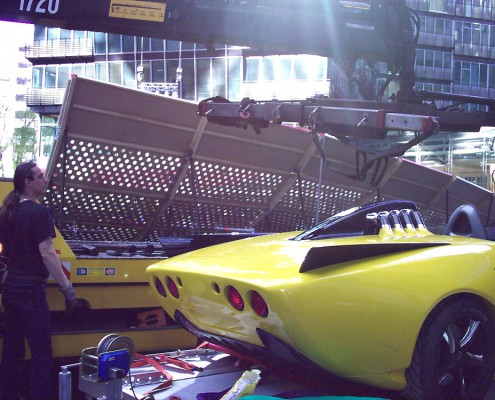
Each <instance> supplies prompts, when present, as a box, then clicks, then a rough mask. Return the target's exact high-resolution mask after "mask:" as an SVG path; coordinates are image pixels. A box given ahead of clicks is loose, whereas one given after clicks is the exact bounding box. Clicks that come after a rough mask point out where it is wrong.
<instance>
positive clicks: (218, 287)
mask: <svg viewBox="0 0 495 400" xmlns="http://www.w3.org/2000/svg"><path fill="white" fill-rule="evenodd" d="M297 234H298V233H287V234H280V235H271V236H265V237H257V238H251V239H245V240H241V241H237V242H233V243H229V244H223V245H219V246H213V247H209V248H205V249H201V250H198V251H195V252H192V253H189V254H184V255H181V256H177V257H174V258H171V259H169V260H164V261H161V262H159V263H157V264H154V265H152V266H150V267H149V268H148V270H147V274H148V278H149V281H150V284H151V286H152V287H154V288H155V289H154V291H155V295H156V297H157V298H158V300H159V301H160V304H161V305H162V307H163V308H164V309H165V310H166V312H167V313H168V314H169V315H171V316H174V315H175V313H176V311H180V313H181V314H182V315H184V317H185V318H186V319H187V320H188V321H189V322H190V323H191V324H192V325H194V326H195V327H197V328H199V329H201V330H202V331H204V332H208V333H211V334H214V335H218V336H220V337H227V338H231V339H234V340H237V341H240V342H243V343H249V344H251V345H255V346H263V342H262V341H261V340H260V337H259V335H258V334H257V329H262V330H264V331H267V332H269V333H270V334H271V335H273V336H275V337H277V338H278V339H280V340H281V341H283V342H284V343H286V344H287V345H289V346H290V347H291V348H293V349H295V350H296V351H297V352H299V353H301V354H303V355H304V356H305V357H307V358H308V359H309V360H311V361H312V362H314V363H316V364H317V365H319V366H320V367H322V368H323V369H325V370H327V371H330V372H332V373H334V374H336V375H339V376H342V377H345V378H349V379H352V380H356V381H359V382H361V383H365V384H370V385H374V386H378V387H382V388H389V389H394V390H400V389H403V388H404V387H405V385H406V380H405V376H404V373H405V370H406V368H407V367H408V366H409V365H410V364H411V358H412V354H413V351H414V346H415V343H416V339H417V337H418V334H419V332H420V329H421V327H422V325H423V323H424V321H425V319H426V317H427V316H428V314H429V313H430V312H431V310H432V309H433V308H434V307H435V306H436V305H437V304H438V303H439V302H440V301H442V299H445V298H447V297H449V296H452V295H454V294H456V293H470V294H473V295H476V296H478V297H480V298H483V299H485V301H486V302H487V303H488V304H490V307H491V309H492V311H493V305H494V302H495V244H494V243H492V242H488V241H486V240H475V239H471V238H465V237H452V236H437V235H432V234H430V233H428V232H422V233H421V234H418V235H415V236H410V235H407V234H406V235H401V236H400V237H398V236H397V235H396V233H394V232H388V234H385V235H382V234H380V235H375V236H361V237H346V238H337V239H321V240H300V241H297V240H291V239H292V238H294V237H295V236H296V235H297ZM391 242H393V243H394V244H397V245H401V246H402V245H404V246H406V247H407V246H411V250H407V251H401V252H400V253H397V254H396V253H392V254H384V255H380V256H376V257H365V258H359V257H357V256H356V257H355V259H353V256H352V252H353V251H354V249H356V250H355V252H356V253H358V252H359V251H360V249H363V248H364V247H366V246H381V245H388V244H390V243H391ZM430 245H431V246H432V247H428V246H430ZM353 246H354V247H353ZM418 246H419V247H420V248H419V249H415V248H416V247H418ZM423 246H424V247H423ZM315 247H321V248H325V247H345V248H346V249H347V251H348V252H349V253H351V255H350V260H349V261H345V262H341V263H337V264H333V265H329V266H322V267H319V268H317V269H314V270H310V271H307V272H300V268H301V265H302V264H303V262H304V259H305V257H306V255H307V254H308V251H309V250H310V249H312V248H315ZM168 278H172V279H173V280H174V282H176V283H177V286H178V290H179V298H178V299H177V298H174V297H173V296H172V295H171V294H170V292H167V295H166V297H164V296H163V295H161V294H160V293H159V292H158V290H157V289H156V281H157V280H159V281H161V282H162V283H163V285H164V286H166V282H167V279H168ZM230 286H233V287H235V288H236V289H237V290H238V291H239V293H240V294H241V295H242V297H243V299H244V301H245V308H244V310H242V311H237V310H235V309H234V308H233V307H232V306H231V305H230V304H229V302H228V299H227V295H226V293H227V290H228V288H229V287H230ZM253 291H256V292H258V293H259V294H261V296H262V297H263V298H264V300H265V301H266V303H267V304H268V307H269V315H268V317H266V318H262V317H260V316H258V315H257V314H256V313H255V312H254V311H253V309H252V308H251V306H250V304H249V297H250V294H251V293H252V292H253Z"/></svg>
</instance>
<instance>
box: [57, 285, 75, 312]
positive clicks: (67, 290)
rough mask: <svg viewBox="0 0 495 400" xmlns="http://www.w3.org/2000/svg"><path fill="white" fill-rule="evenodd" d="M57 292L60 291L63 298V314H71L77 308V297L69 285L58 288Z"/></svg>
mask: <svg viewBox="0 0 495 400" xmlns="http://www.w3.org/2000/svg"><path fill="white" fill-rule="evenodd" d="M58 290H60V291H61V292H62V294H63V295H64V297H65V313H66V314H68V315H70V314H72V313H73V312H74V311H75V310H76V308H77V297H76V293H75V292H74V288H73V287H72V284H71V283H69V286H66V287H60V286H59V287H58Z"/></svg>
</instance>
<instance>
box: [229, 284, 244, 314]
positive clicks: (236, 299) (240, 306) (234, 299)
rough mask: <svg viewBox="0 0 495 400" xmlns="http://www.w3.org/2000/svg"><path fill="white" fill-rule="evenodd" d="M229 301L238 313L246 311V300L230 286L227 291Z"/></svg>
mask: <svg viewBox="0 0 495 400" xmlns="http://www.w3.org/2000/svg"><path fill="white" fill-rule="evenodd" d="M227 299H228V300H229V303H230V305H231V306H232V307H234V308H235V309H236V310H237V311H242V310H244V300H243V299H242V296H241V294H240V293H239V291H238V290H237V289H236V288H235V287H233V286H229V288H228V290H227Z"/></svg>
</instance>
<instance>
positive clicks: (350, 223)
mask: <svg viewBox="0 0 495 400" xmlns="http://www.w3.org/2000/svg"><path fill="white" fill-rule="evenodd" d="M393 210H413V211H416V210H417V209H416V205H415V204H414V203H413V202H411V201H402V200H393V201H384V202H380V203H373V204H368V205H365V206H362V207H354V208H351V209H348V210H345V211H342V212H340V213H338V214H335V215H333V216H331V217H329V218H327V219H326V220H324V221H323V222H321V223H319V224H318V225H316V226H314V227H313V228H310V229H308V230H307V231H304V232H303V233H301V234H299V235H298V236H296V237H295V238H294V240H308V239H323V238H328V237H335V236H337V237H342V236H359V235H364V234H365V230H366V227H367V216H368V215H369V214H373V213H382V212H386V211H393Z"/></svg>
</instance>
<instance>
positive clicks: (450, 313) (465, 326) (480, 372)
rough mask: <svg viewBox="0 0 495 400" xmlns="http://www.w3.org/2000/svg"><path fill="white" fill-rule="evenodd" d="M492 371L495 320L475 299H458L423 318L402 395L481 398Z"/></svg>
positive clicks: (416, 398)
mask: <svg viewBox="0 0 495 400" xmlns="http://www.w3.org/2000/svg"><path fill="white" fill-rule="evenodd" d="M494 371H495V325H494V322H493V320H492V317H491V315H490V314H489V313H488V311H487V310H486V308H485V307H484V306H483V304H481V303H480V302H478V301H476V300H471V299H458V300H454V301H452V302H447V303H444V304H443V305H440V306H439V307H438V308H437V309H436V310H435V311H434V312H432V313H431V314H430V316H429V317H428V318H427V319H426V321H425V323H424V325H423V327H422V328H421V332H420V334H419V337H418V340H417V342H416V347H415V349H414V354H413V359H412V361H411V365H410V367H409V368H408V369H407V371H406V379H407V388H406V389H405V390H404V392H403V393H402V395H403V397H405V398H407V399H412V400H426V399H428V400H450V399H459V400H461V399H466V400H467V399H469V400H476V399H480V400H481V399H483V397H484V395H485V394H486V392H487V391H488V389H489V387H490V384H491V382H492V378H493V375H494Z"/></svg>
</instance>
